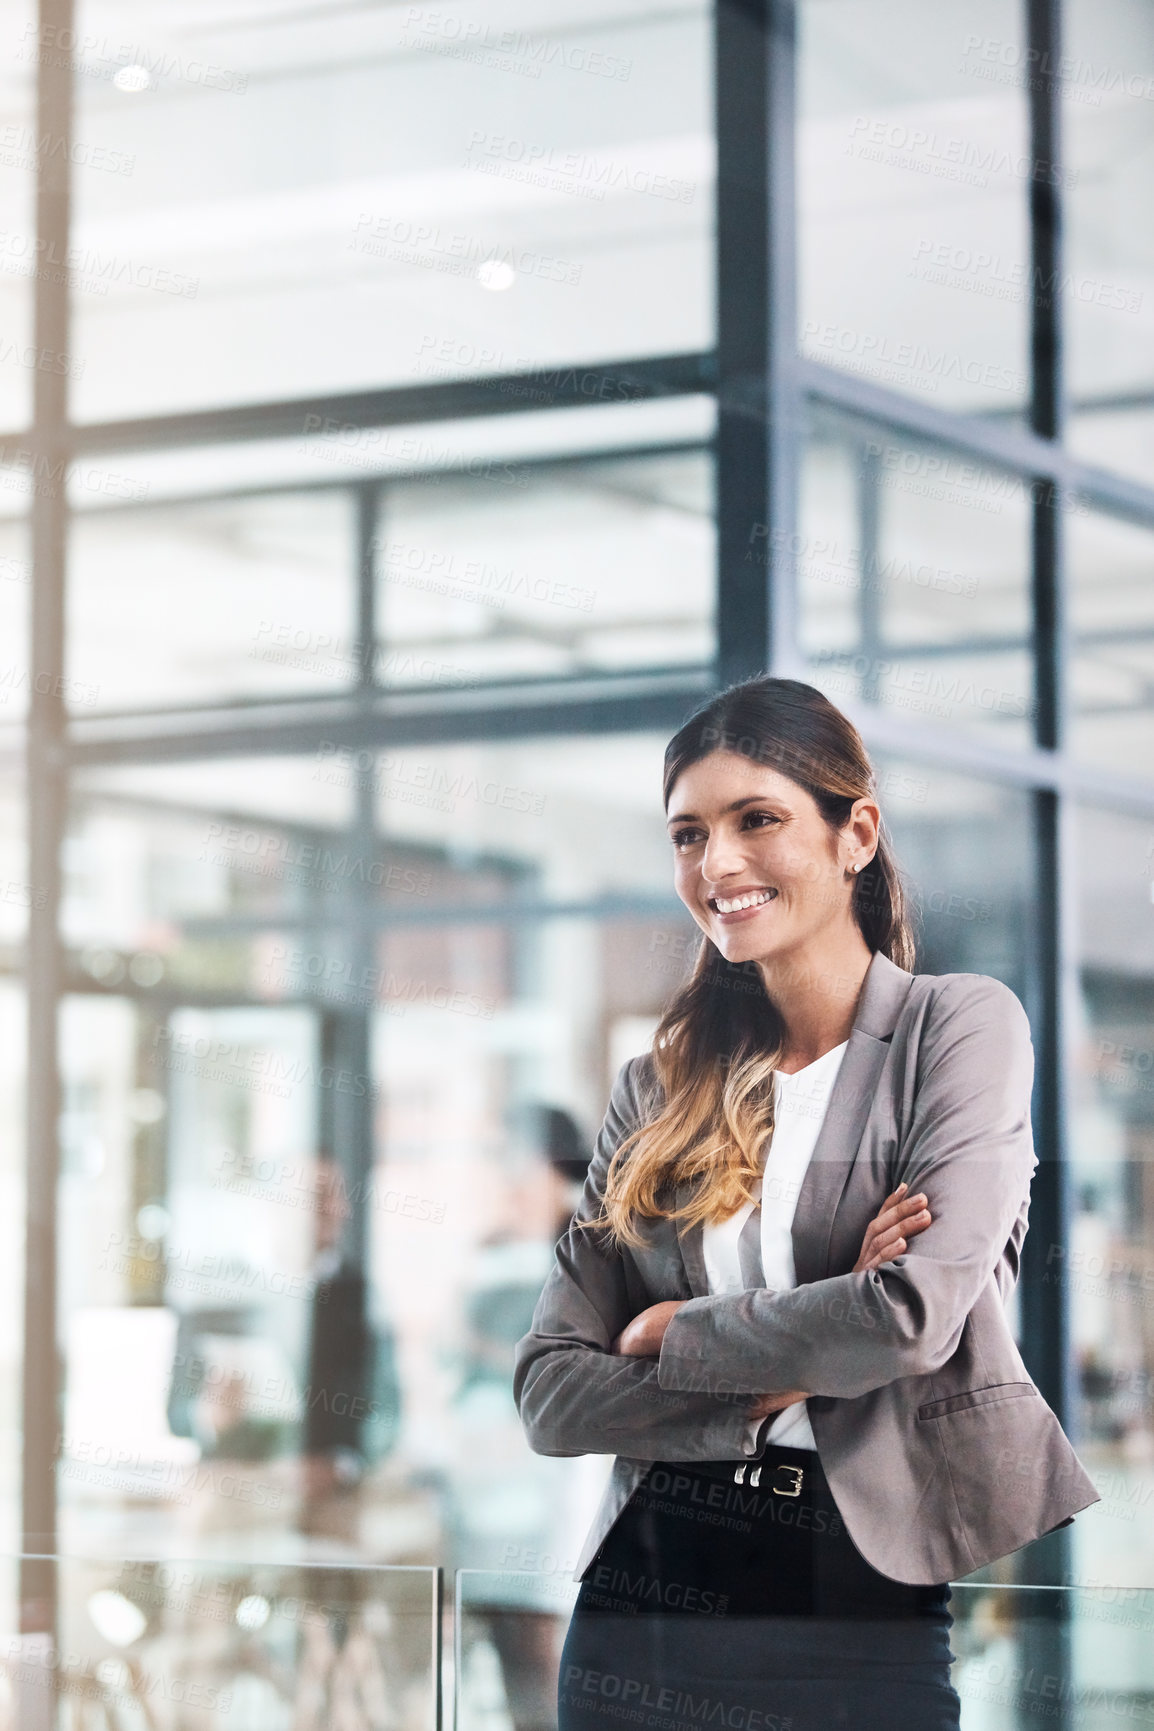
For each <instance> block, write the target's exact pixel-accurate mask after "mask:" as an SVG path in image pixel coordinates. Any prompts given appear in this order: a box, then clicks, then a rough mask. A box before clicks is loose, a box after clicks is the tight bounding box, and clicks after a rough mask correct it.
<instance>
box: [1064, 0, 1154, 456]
mask: <svg viewBox="0 0 1154 1731" xmlns="http://www.w3.org/2000/svg"><path fill="white" fill-rule="evenodd" d="M1063 12H1064V30H1065V41H1064V53H1063V57H1062V73H1063V78H1062V90H1063V111H1062V131H1063V149H1064V152H1065V160H1066V165H1067V169H1068V179H1069V186H1068V193H1067V198H1066V212H1065V219H1064V234H1065V246H1066V270H1065V273H1064V276H1063V288H1064V297H1063V301H1064V316H1065V319H1066V329H1067V338H1066V343H1067V352H1068V355H1069V362H1068V367H1069V391H1070V400H1071V415H1070V427H1069V441H1070V445H1071V446H1072V448H1073V449H1074V450H1075V451H1077V452H1078V454H1079V455H1080V456H1084V457H1086V458H1087V459H1088V460H1089V461H1090V462H1092V463H1097V464H1100V465H1101V466H1102V467H1106V468H1112V469H1120V470H1121V471H1122V472H1123V473H1125V474H1130V475H1134V476H1136V477H1137V478H1138V479H1139V480H1142V481H1146V482H1148V483H1149V482H1154V413H1152V405H1154V246H1152V244H1151V239H1150V232H1149V224H1148V223H1147V222H1145V221H1144V220H1143V217H1142V215H1141V214H1140V213H1143V212H1145V211H1147V210H1149V209H1150V205H1151V202H1152V201H1154V109H1152V106H1151V99H1152V98H1154V15H1152V14H1151V12H1150V9H1149V7H1146V6H1141V5H1135V4H1134V3H1133V0H1102V3H1101V4H1099V3H1098V0H1067V3H1066V5H1065V7H1064V9H1063Z"/></svg>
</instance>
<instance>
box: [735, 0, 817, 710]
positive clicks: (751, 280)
mask: <svg viewBox="0 0 1154 1731" xmlns="http://www.w3.org/2000/svg"><path fill="white" fill-rule="evenodd" d="M795 60H796V19H795V7H794V3H793V0H717V14H716V75H715V93H716V94H715V101H716V112H717V369H718V376H717V414H718V430H717V556H718V585H717V610H718V618H717V661H718V676H719V678H720V680H721V681H722V683H723V684H727V683H729V682H730V681H731V680H734V679H744V678H746V677H748V676H749V675H750V674H752V673H758V672H762V671H765V670H766V669H767V668H768V669H770V670H772V671H774V672H778V673H785V672H793V671H794V670H795V665H796V664H795V649H794V642H795V630H794V587H795V585H794V566H795V563H796V551H795V540H794V535H795V528H796V516H797V504H796V495H797V442H798V437H799V432H798V426H799V410H798V404H797V401H796V395H795V390H794V386H793V372H792V366H791V362H792V360H793V357H794V352H795V347H796V334H797V312H796V298H797V297H796V290H795V278H796V261H795V252H796V247H795V234H794V204H795V192H794V108H795V99H794V85H795Z"/></svg>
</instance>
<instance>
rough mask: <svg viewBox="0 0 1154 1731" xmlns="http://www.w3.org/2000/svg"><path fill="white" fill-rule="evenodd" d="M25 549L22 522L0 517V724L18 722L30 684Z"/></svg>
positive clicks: (29, 582) (29, 570)
mask: <svg viewBox="0 0 1154 1731" xmlns="http://www.w3.org/2000/svg"><path fill="white" fill-rule="evenodd" d="M9 473H11V471H9ZM0 478H3V477H2V476H0ZM28 551H29V550H28V530H27V525H26V523H24V522H21V521H19V520H14V519H12V518H9V519H6V520H3V519H0V642H2V643H3V645H4V647H3V650H2V651H0V726H2V725H4V724H6V723H12V722H17V723H19V722H20V721H22V720H23V718H24V715H25V713H26V712H27V709H28V694H29V690H30V689H31V684H32V673H31V670H30V669H29V666H28V649H27V643H28V616H29V611H30V601H31V596H32V566H31V563H30V561H29V556H28ZM43 683H44V682H43V680H42V681H41V684H42V685H43Z"/></svg>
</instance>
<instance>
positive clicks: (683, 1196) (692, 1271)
mask: <svg viewBox="0 0 1154 1731" xmlns="http://www.w3.org/2000/svg"><path fill="white" fill-rule="evenodd" d="M694 1189H695V1186H694V1185H692V1184H679V1185H678V1187H677V1195H676V1206H677V1207H678V1208H684V1206H685V1204H686V1202H687V1201H688V1200H689V1198H690V1196H692V1194H693V1191H694ZM677 1244H678V1248H679V1249H680V1251H681V1260H682V1262H683V1263H684V1264H685V1278H686V1280H687V1281H688V1283H689V1290H690V1292H692V1294H693V1296H694V1298H708V1297H709V1275H708V1274H707V1273H706V1271H705V1250H704V1247H703V1244H702V1239H701V1222H700V1221H698V1222H697V1223H696V1224H695V1225H692V1226H687V1225H686V1224H685V1222H684V1221H683V1220H679V1221H678V1222H677Z"/></svg>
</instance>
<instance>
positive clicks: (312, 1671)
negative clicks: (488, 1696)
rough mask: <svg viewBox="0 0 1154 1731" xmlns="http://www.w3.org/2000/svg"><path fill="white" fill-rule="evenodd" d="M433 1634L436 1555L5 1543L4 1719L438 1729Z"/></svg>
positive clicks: (96, 1728)
mask: <svg viewBox="0 0 1154 1731" xmlns="http://www.w3.org/2000/svg"><path fill="white" fill-rule="evenodd" d="M21 1607H22V1608H23V1609H22V1611H21ZM21 1624H23V1631H22V1628H21ZM29 1625H35V1626H37V1627H38V1628H39V1631H40V1632H35V1629H34V1630H33V1631H32V1632H29ZM49 1627H53V1628H54V1629H55V1636H54V1637H53V1636H52V1635H49V1634H48V1633H45V1632H44V1630H45V1629H46V1628H49ZM440 1633H441V1578H440V1571H439V1570H437V1569H432V1568H420V1567H412V1568H408V1567H396V1566H375V1565H371V1564H364V1565H358V1564H349V1563H331V1564H330V1563H296V1562H294V1563H291V1564H290V1563H269V1562H241V1561H218V1560H217V1559H215V1558H212V1559H206V1558H199V1559H197V1560H195V1561H182V1560H180V1559H174V1558H163V1559H160V1558H155V1557H152V1558H135V1559H129V1560H126V1561H108V1560H103V1561H100V1560H95V1559H91V1558H77V1557H65V1556H57V1557H23V1558H19V1557H8V1558H6V1559H2V1560H0V1731H438V1726H439V1723H440V1719H441V1712H440V1703H441V1642H440Z"/></svg>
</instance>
